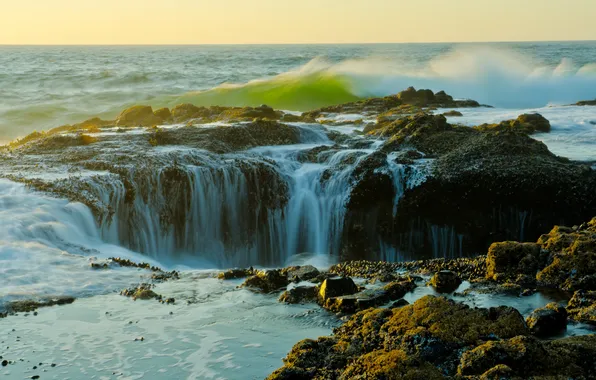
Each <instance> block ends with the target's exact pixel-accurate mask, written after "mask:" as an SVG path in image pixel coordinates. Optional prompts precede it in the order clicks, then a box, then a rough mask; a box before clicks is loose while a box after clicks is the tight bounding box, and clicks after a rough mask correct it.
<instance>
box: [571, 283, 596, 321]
mask: <svg viewBox="0 0 596 380" xmlns="http://www.w3.org/2000/svg"><path fill="white" fill-rule="evenodd" d="M567 313H568V314H569V318H571V319H573V320H575V321H577V322H582V323H588V324H591V325H596V291H586V290H578V291H576V292H575V293H574V294H573V297H572V298H571V300H569V303H568V304H567Z"/></svg>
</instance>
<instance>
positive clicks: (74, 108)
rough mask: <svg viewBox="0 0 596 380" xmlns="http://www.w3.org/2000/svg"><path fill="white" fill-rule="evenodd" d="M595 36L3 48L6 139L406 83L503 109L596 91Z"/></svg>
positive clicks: (359, 94) (318, 102)
mask: <svg viewBox="0 0 596 380" xmlns="http://www.w3.org/2000/svg"><path fill="white" fill-rule="evenodd" d="M595 57H596V43H595V42H569V43H564V42H561V43H498V44H482V45H478V44H396V45H290V46H178V47H175V46H161V47H101V46H99V47H75V46H73V47H0V99H2V101H1V102H0V141H2V140H3V141H6V140H11V139H13V138H16V137H19V136H23V135H26V134H27V133H29V132H31V131H33V130H42V129H48V128H52V127H55V126H59V125H62V124H67V123H74V122H79V121H82V120H84V119H86V118H89V117H93V116H101V117H103V118H114V117H115V116H116V115H117V114H118V112H119V111H121V110H122V109H123V108H125V107H127V106H130V105H133V104H139V103H142V104H150V105H152V106H154V107H160V106H174V105H176V104H179V103H183V102H191V103H195V104H197V105H215V104H217V105H237V106H244V105H252V106H255V105H260V104H263V103H265V104H268V105H270V106H273V107H275V108H281V109H287V110H297V111H304V110H308V109H312V108H317V107H321V106H325V105H330V104H337V103H342V102H348V101H353V100H355V99H358V98H363V97H370V96H382V95H388V94H392V93H396V92H398V91H400V90H403V89H404V88H406V87H408V86H415V87H418V88H430V89H432V90H435V91H438V90H445V91H447V92H448V93H450V94H452V95H453V96H455V97H458V98H472V99H475V100H478V101H479V102H481V103H486V104H490V105H493V106H496V107H504V108H520V109H521V108H529V107H543V106H546V105H548V104H568V103H574V102H576V101H579V100H585V99H593V98H595V97H596V93H595V92H596V91H595V90H594V88H596V58H595Z"/></svg>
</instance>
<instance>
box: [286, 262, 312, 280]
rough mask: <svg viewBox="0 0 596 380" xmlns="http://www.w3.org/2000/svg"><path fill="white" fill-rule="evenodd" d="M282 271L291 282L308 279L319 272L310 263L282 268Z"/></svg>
mask: <svg viewBox="0 0 596 380" xmlns="http://www.w3.org/2000/svg"><path fill="white" fill-rule="evenodd" d="M284 271H285V272H286V275H287V276H288V280H290V281H291V282H301V281H309V280H312V279H313V278H316V277H317V276H319V275H320V274H321V272H319V270H318V269H317V268H315V267H314V266H312V265H304V266H298V267H289V268H286V269H284Z"/></svg>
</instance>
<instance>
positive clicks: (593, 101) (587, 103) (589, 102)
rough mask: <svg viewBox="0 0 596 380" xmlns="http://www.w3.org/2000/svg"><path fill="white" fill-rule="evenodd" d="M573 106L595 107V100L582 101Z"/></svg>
mask: <svg viewBox="0 0 596 380" xmlns="http://www.w3.org/2000/svg"><path fill="white" fill-rule="evenodd" d="M574 105H575V106H596V99H594V100H582V101H580V102H577V103H575V104H574Z"/></svg>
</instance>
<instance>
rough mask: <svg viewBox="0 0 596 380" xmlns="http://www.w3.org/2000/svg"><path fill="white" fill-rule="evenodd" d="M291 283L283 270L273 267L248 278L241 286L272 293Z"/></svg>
mask: <svg viewBox="0 0 596 380" xmlns="http://www.w3.org/2000/svg"><path fill="white" fill-rule="evenodd" d="M289 283H290V282H289V280H288V276H286V275H285V274H284V273H283V272H282V270H280V269H273V270H266V271H258V272H257V274H256V275H254V276H251V277H249V278H247V279H246V281H244V283H243V284H242V285H241V286H242V287H246V288H249V289H251V290H256V291H259V292H262V293H271V292H275V291H278V290H280V289H283V288H285V287H286V286H288V284H289Z"/></svg>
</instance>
